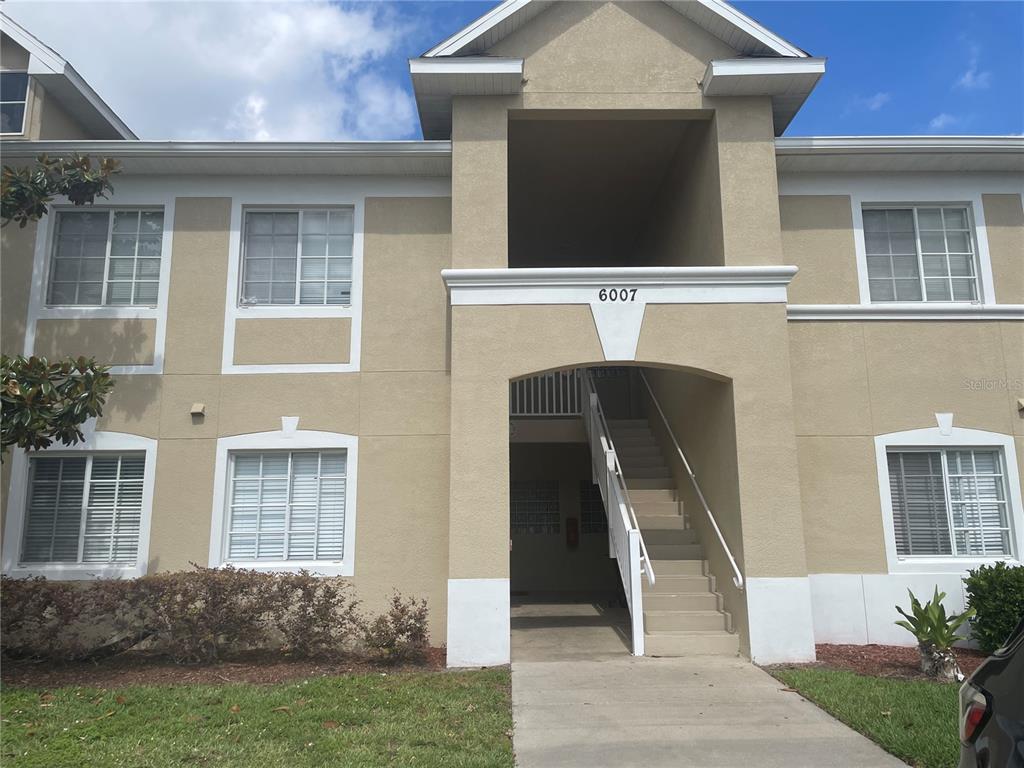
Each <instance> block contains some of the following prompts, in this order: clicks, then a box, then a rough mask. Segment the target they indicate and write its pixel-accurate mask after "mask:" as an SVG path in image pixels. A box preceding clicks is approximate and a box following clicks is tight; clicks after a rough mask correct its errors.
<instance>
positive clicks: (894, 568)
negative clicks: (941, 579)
mask: <svg viewBox="0 0 1024 768" xmlns="http://www.w3.org/2000/svg"><path fill="white" fill-rule="evenodd" d="M999 562H1004V563H1007V564H1009V565H1020V564H1021V562H1020V560H1018V559H1017V558H1016V557H1013V556H1011V555H1005V556H993V557H907V558H901V559H899V560H896V561H895V562H891V563H889V573H965V572H966V571H968V570H971V569H973V568H977V567H979V566H982V565H994V564H996V563H999Z"/></svg>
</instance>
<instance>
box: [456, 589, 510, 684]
mask: <svg viewBox="0 0 1024 768" xmlns="http://www.w3.org/2000/svg"><path fill="white" fill-rule="evenodd" d="M510 608H511V606H510V597H509V580H508V579H448V666H449V667H491V666H497V665H499V664H508V663H509V659H510V655H511V638H510V630H511V627H510V613H509V611H510Z"/></svg>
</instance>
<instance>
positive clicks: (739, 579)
mask: <svg viewBox="0 0 1024 768" xmlns="http://www.w3.org/2000/svg"><path fill="white" fill-rule="evenodd" d="M640 378H641V379H642V380H643V382H644V386H645V387H647V393H648V394H649V395H650V396H651V402H652V403H654V407H655V408H657V409H658V415H659V416H661V421H662V423H663V424H664V425H665V431H667V432H668V436H669V437H670V438H672V445H674V446H675V449H676V453H678V454H679V458H680V459H681V460H682V462H683V467H684V468H685V469H686V473H687V474H688V475H689V476H690V482H691V483H693V490H695V491H696V492H697V498H698V499H699V500H700V504H701V506H702V507H703V508H704V514H705V515H707V518H708V522H709V523H711V528H712V529H713V530H714V532H715V536H717V537H718V543H719V544H721V545H722V549H723V550H724V552H725V556H726V557H727V558H729V565H730V566H731V567H732V572H733V577H732V583H733V584H735V585H736V588H737V589H743V574H742V573H740V567H739V566H738V565H737V564H736V558H735V557H733V556H732V550H731V549H729V545H728V544H727V543H726V541H725V536H723V535H722V529H721V528H719V527H718V521H717V520H715V516H714V514H713V513H712V512H711V507H709V506H708V502H707V499H705V498H704V492H703V491H702V490H701V489H700V483H698V482H697V475H695V474H694V472H693V469H692V468H691V467H690V462H689V461H687V460H686V454H685V453H683V449H682V447H681V446H680V445H679V441H678V440H676V436H675V433H674V432H673V431H672V426H671V425H670V424H669V423H668V418H666V416H665V412H664V411H663V410H661V403H659V402H658V398H657V396H655V394H654V390H653V389H651V384H650V382H649V381H647V376H646V375H645V374H644V372H643V371H640Z"/></svg>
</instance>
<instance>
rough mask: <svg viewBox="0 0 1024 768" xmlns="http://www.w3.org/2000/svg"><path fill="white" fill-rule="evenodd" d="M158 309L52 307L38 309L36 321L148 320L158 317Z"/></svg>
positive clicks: (138, 307)
mask: <svg viewBox="0 0 1024 768" xmlns="http://www.w3.org/2000/svg"><path fill="white" fill-rule="evenodd" d="M159 314H160V308H159V307H140V306H124V307H111V306H102V307H90V306H83V307H74V306H52V307H40V308H39V313H38V315H37V319H40V320H80V319H82V318H92V317H94V318H98V319H138V320H142V319H148V318H155V317H158V316H159Z"/></svg>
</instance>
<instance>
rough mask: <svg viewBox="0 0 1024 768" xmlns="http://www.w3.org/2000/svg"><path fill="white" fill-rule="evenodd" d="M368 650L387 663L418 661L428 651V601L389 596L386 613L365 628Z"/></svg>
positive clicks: (397, 594) (395, 595)
mask: <svg viewBox="0 0 1024 768" xmlns="http://www.w3.org/2000/svg"><path fill="white" fill-rule="evenodd" d="M363 637H364V640H365V642H366V646H367V648H368V649H369V650H370V652H371V653H373V654H374V655H376V656H377V657H378V658H379V659H381V660H383V661H388V662H393V663H397V662H401V661H420V660H422V659H423V658H424V656H425V655H426V651H427V601H426V600H416V599H415V598H412V597H410V598H404V597H402V595H401V594H400V593H398V592H395V593H394V594H393V595H392V596H391V602H390V603H389V605H388V609H387V611H385V612H384V613H382V614H381V615H380V616H378V617H377V618H375V619H374V620H373V621H371V622H369V623H368V624H367V625H366V629H365V631H364V633H363Z"/></svg>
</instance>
